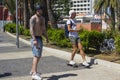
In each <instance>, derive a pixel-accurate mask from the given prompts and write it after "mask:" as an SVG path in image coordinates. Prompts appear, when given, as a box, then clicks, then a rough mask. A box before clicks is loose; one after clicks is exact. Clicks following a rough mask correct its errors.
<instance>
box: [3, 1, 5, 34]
mask: <svg viewBox="0 0 120 80" xmlns="http://www.w3.org/2000/svg"><path fill="white" fill-rule="evenodd" d="M2 5H3V19H2V24H3V27H2V30H3V32H5V27H4V0H3V3H2Z"/></svg>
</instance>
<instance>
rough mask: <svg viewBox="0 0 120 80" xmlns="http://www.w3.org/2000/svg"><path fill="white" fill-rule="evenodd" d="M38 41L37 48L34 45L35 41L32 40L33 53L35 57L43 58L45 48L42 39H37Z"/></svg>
mask: <svg viewBox="0 0 120 80" xmlns="http://www.w3.org/2000/svg"><path fill="white" fill-rule="evenodd" d="M36 40H37V42H38V46H35V45H34V44H33V39H31V47H32V52H33V55H34V56H35V57H41V56H42V48H43V42H42V38H41V37H36Z"/></svg>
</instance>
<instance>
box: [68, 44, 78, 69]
mask: <svg viewBox="0 0 120 80" xmlns="http://www.w3.org/2000/svg"><path fill="white" fill-rule="evenodd" d="M76 51H77V46H76V45H73V52H72V54H71V59H70V61H69V63H68V65H70V66H74V67H77V65H76V63H75V62H74V61H73V59H74V57H75V54H76Z"/></svg>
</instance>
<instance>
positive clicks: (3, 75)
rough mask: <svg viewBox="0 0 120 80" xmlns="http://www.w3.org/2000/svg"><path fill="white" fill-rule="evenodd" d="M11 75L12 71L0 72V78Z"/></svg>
mask: <svg viewBox="0 0 120 80" xmlns="http://www.w3.org/2000/svg"><path fill="white" fill-rule="evenodd" d="M11 75H12V73H4V74H0V78H3V77H7V76H11Z"/></svg>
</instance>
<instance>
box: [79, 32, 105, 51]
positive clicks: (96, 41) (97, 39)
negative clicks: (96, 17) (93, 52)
mask: <svg viewBox="0 0 120 80" xmlns="http://www.w3.org/2000/svg"><path fill="white" fill-rule="evenodd" d="M79 35H80V39H81V41H82V44H83V46H84V47H85V49H89V47H92V48H96V49H99V47H100V45H101V43H102V42H103V39H104V34H103V33H101V32H97V31H83V32H82V33H80V34H79Z"/></svg>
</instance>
